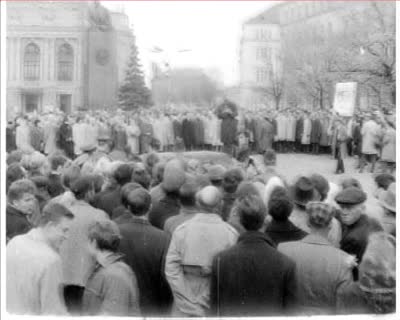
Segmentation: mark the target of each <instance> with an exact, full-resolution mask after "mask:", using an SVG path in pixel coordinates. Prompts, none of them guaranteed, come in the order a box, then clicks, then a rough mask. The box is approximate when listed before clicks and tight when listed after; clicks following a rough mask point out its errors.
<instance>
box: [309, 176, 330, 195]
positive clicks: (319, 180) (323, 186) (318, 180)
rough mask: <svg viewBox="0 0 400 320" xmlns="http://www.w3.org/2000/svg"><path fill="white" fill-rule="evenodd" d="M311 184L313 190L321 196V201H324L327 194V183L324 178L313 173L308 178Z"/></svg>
mask: <svg viewBox="0 0 400 320" xmlns="http://www.w3.org/2000/svg"><path fill="white" fill-rule="evenodd" d="M310 180H311V182H312V183H313V184H314V187H315V189H316V190H317V191H318V193H319V194H320V195H321V201H324V200H325V199H326V197H327V196H328V193H329V182H328V180H326V179H325V177H324V176H322V175H321V174H318V173H314V174H312V175H311V176H310Z"/></svg>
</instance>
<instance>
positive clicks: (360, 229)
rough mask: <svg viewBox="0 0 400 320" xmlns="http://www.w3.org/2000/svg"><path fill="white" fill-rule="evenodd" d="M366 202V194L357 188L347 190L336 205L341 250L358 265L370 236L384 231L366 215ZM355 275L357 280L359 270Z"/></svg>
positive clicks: (340, 193) (341, 194) (342, 193)
mask: <svg viewBox="0 0 400 320" xmlns="http://www.w3.org/2000/svg"><path fill="white" fill-rule="evenodd" d="M366 200H367V195H366V193H365V192H364V191H362V190H361V189H359V188H356V187H349V188H346V189H344V190H342V191H341V192H339V193H338V194H337V195H336V197H335V201H336V203H337V204H338V205H339V206H340V211H339V219H340V222H341V224H342V240H341V241H340V248H341V249H342V250H343V251H346V252H347V253H349V254H351V255H354V256H355V257H356V259H357V263H360V262H361V261H362V257H363V254H364V251H365V248H366V245H367V241H368V237H369V235H370V234H371V233H372V232H376V231H382V230H383V229H382V226H381V224H380V223H379V222H378V221H376V220H375V219H373V218H370V217H369V216H367V215H366V213H365V210H366V206H365V202H366ZM353 274H354V279H355V280H357V279H358V271H357V269H354V273H353Z"/></svg>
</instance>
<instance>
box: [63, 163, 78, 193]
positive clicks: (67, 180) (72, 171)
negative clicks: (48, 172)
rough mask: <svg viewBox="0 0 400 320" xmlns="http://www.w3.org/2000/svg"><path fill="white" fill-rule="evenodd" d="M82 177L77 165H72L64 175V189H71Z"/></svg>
mask: <svg viewBox="0 0 400 320" xmlns="http://www.w3.org/2000/svg"><path fill="white" fill-rule="evenodd" d="M80 176H81V169H80V168H79V166H77V165H71V166H69V167H68V168H66V169H65V170H64V171H63V173H62V183H63V185H64V187H66V188H68V189H70V188H71V185H72V183H73V182H74V181H75V180H76V179H78V178H79V177H80Z"/></svg>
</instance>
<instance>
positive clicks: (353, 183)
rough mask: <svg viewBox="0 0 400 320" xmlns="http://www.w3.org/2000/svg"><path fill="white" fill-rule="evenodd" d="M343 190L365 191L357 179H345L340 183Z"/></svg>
mask: <svg viewBox="0 0 400 320" xmlns="http://www.w3.org/2000/svg"><path fill="white" fill-rule="evenodd" d="M340 185H341V187H342V190H345V189H348V188H353V187H355V188H358V189H360V190H363V188H362V185H361V183H360V181H358V180H357V179H356V178H352V177H350V178H345V179H343V180H342V181H341V183H340Z"/></svg>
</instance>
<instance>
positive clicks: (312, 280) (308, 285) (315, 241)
mask: <svg viewBox="0 0 400 320" xmlns="http://www.w3.org/2000/svg"><path fill="white" fill-rule="evenodd" d="M306 212H307V224H308V226H309V230H310V234H309V235H307V236H306V237H304V238H303V239H301V240H300V241H293V242H284V243H281V244H280V245H279V246H278V251H280V252H282V253H283V254H285V255H286V256H288V257H289V258H292V259H293V260H294V262H295V263H296V272H297V280H298V281H297V285H298V288H297V289H298V290H297V291H296V307H297V310H296V314H298V315H307V316H310V315H329V314H336V313H337V305H336V301H337V298H338V296H339V295H340V294H341V292H342V291H343V290H344V289H345V288H346V287H347V286H348V285H350V284H351V282H352V268H353V267H354V266H355V261H354V258H353V257H352V256H350V255H349V254H347V253H345V252H344V251H342V250H340V249H338V248H335V247H333V246H332V244H331V243H330V241H329V240H328V234H329V231H330V227H331V223H332V219H333V216H334V213H335V210H334V207H333V206H331V205H329V204H327V203H324V202H319V201H317V202H313V201H311V202H308V203H307V205H306Z"/></svg>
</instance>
